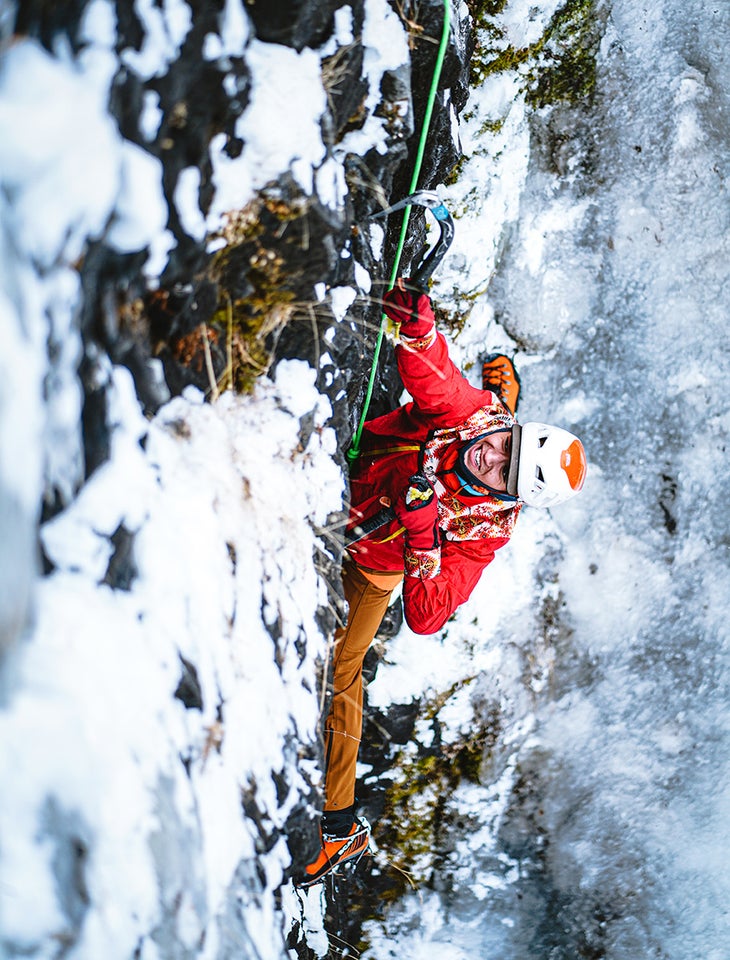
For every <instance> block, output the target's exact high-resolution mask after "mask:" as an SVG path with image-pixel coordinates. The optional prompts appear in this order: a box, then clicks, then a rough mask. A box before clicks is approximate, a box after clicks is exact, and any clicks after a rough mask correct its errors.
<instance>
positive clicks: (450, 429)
mask: <svg viewBox="0 0 730 960" xmlns="http://www.w3.org/2000/svg"><path fill="white" fill-rule="evenodd" d="M395 352H396V358H397V362H398V370H399V372H400V375H401V378H402V380H403V384H404V386H405V388H406V390H407V391H408V393H409V394H410V395H411V397H412V398H413V401H412V402H409V403H407V404H405V405H404V406H401V407H398V408H397V409H396V410H393V411H392V412H391V413H387V414H385V415H384V416H382V417H378V418H377V419H375V420H370V421H368V423H366V424H365V427H364V430H363V434H362V440H361V455H360V457H359V459H358V460H357V461H356V462H355V464H354V465H353V467H352V469H351V474H350V496H351V503H352V510H351V515H350V516H351V521H352V524H353V525H354V524H355V523H356V522H358V521H362V520H363V519H367V518H368V517H370V516H372V515H373V514H375V513H376V512H377V511H378V510H379V509H380V507H381V502H380V500H381V498H383V497H385V498H387V499H388V501H389V502H391V503H395V501H396V499H397V497H398V495H399V494H400V493H401V491H402V490H403V489H404V488H405V487H406V485H407V482H408V478H409V477H410V476H411V475H412V474H413V473H416V472H417V471H422V472H424V473H425V474H426V476H427V477H428V478H429V480H431V482H432V484H433V485H434V488H435V489H436V493H437V495H438V499H439V534H440V545H439V546H438V547H437V548H436V549H435V550H433V551H423V550H421V551H418V550H410V549H409V548H408V547H407V545H406V543H405V539H404V537H403V534H402V531H400V525H399V523H398V521H396V520H394V521H392V523H391V524H390V525H389V526H386V527H381V528H380V529H379V530H376V531H375V532H374V533H373V534H371V535H370V536H369V537H367V538H365V539H363V540H361V541H358V542H357V543H354V544H352V545H351V546H350V548H349V552H350V555H351V556H352V557H353V559H355V560H356V562H357V563H358V564H359V565H360V566H362V567H364V568H365V569H366V570H370V571H377V572H385V571H390V572H392V571H403V570H404V568H405V573H406V576H405V579H404V584H403V607H404V611H405V617H406V621H407V623H408V625H409V626H410V628H411V629H412V630H414V631H415V632H416V633H422V634H425V633H434V632H435V631H437V630H439V629H440V628H441V627H442V626H443V625H444V623H445V622H446V621H447V620H448V618H449V617H450V616H451V614H452V613H453V612H454V610H456V608H457V607H458V606H460V605H461V604H462V603H463V602H464V601H465V600H467V599H468V597H469V596H470V594H471V592H472V590H473V589H474V587H475V586H476V584H477V582H478V580H479V578H480V576H481V574H482V571H483V570H484V568H485V567H486V566H487V564H489V563H490V562H491V561H492V559H493V558H494V552H495V550H497V549H498V548H499V547H502V546H504V544H505V543H507V541H508V540H509V537H510V535H511V533H512V528H513V526H514V522H515V520H516V518H517V515H518V513H519V510H520V505H519V504H516V503H505V502H503V501H500V500H495V499H494V498H492V497H483V498H482V497H479V498H477V497H474V496H468V495H466V494H465V493H464V492H463V490H461V489H460V488H459V485H458V483H455V482H453V481H452V480H451V475H449V474H446V475H445V474H444V471H445V470H446V469H447V466H448V463H449V461H450V460H453V456H451V457H450V452H453V451H455V450H456V449H457V448H458V445H459V441H462V442H463V441H466V440H469V439H473V438H474V437H477V436H480V435H481V434H483V433H486V432H488V431H489V430H490V429H496V428H499V427H504V426H510V425H511V424H512V423H514V419H513V417H512V416H511V414H509V411H507V410H506V408H505V407H504V406H503V405H502V404H501V402H500V401H499V398H498V397H497V396H496V395H495V394H493V393H491V392H490V391H484V390H478V389H477V388H476V387H473V386H472V385H471V384H470V383H469V382H468V381H467V380H466V379H465V378H464V377H463V376H462V375H461V373H460V372H459V370H458V369H457V368H456V366H455V365H454V364H453V362H452V361H451V359H450V357H449V354H448V347H447V344H446V341H445V339H444V337H443V336H442V335H441V334H440V333H437V332H436V331H435V328H434V329H433V330H432V332H431V334H430V335H429V336H428V337H425V338H421V339H420V340H408V339H407V338H405V337H402V338H401V342H400V343H399V344H398V346H396V351H395ZM399 531H400V532H399Z"/></svg>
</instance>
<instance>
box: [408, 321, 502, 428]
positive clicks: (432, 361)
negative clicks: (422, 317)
mask: <svg viewBox="0 0 730 960" xmlns="http://www.w3.org/2000/svg"><path fill="white" fill-rule="evenodd" d="M421 343H423V341H416V342H415V343H414V344H411V343H409V341H408V340H407V339H405V338H403V339H402V340H401V342H400V343H399V344H398V346H397V347H396V350H395V353H396V359H397V362H398V372H399V373H400V376H401V380H402V381H403V386H404V387H405V388H406V390H407V391H408V392H409V393H410V395H411V396H412V397H413V403H414V405H415V406H416V407H417V409H418V410H419V412H420V413H421V414H423V415H424V416H426V417H429V418H431V419H432V420H433V425H434V426H435V427H453V426H456V425H457V424H459V423H462V422H463V421H464V420H466V419H468V418H469V417H470V416H471V415H472V414H473V413H474V412H475V411H476V410H478V409H479V407H483V406H484V392H483V391H482V390H478V389H477V388H476V387H473V386H472V385H471V384H470V383H469V381H468V380H466V379H465V378H464V376H463V375H462V374H461V372H460V371H459V369H458V367H457V366H456V365H455V364H454V362H453V361H452V360H451V358H450V357H449V348H448V345H447V343H446V340H445V338H444V336H443V334H442V333H439V332H435V337H434V338H433V339H432V342H431V343H430V346H425V347H424V346H421V345H420V344H421Z"/></svg>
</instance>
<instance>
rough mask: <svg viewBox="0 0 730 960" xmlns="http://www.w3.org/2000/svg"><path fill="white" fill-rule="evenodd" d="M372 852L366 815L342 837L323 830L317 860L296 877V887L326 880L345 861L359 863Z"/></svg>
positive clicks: (358, 818)
mask: <svg viewBox="0 0 730 960" xmlns="http://www.w3.org/2000/svg"><path fill="white" fill-rule="evenodd" d="M369 852H370V824H369V823H368V822H367V820H366V819H365V818H364V817H356V818H355V822H354V823H353V825H352V827H351V829H350V831H349V832H348V833H347V834H346V835H345V836H342V837H336V836H332V835H331V834H328V833H324V832H322V849H321V850H320V851H319V856H318V857H317V859H316V860H314V861H313V862H312V863H310V864H309V865H308V866H306V867H305V868H304V872H303V873H302V874H300V875H299V876H298V877H296V878H295V879H294V886H295V887H311V886H312V884H315V883H319V882H320V881H322V880H324V878H325V877H326V876H327V874H329V873H332V871H333V870H335V869H336V868H337V867H339V866H340V865H341V864H343V863H348V862H349V863H353V864H354V863H357V862H358V860H359V859H360V857H363V856H364V855H365V854H366V853H369Z"/></svg>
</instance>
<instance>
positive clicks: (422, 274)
mask: <svg viewBox="0 0 730 960" xmlns="http://www.w3.org/2000/svg"><path fill="white" fill-rule="evenodd" d="M406 207H424V208H425V209H427V210H430V211H431V213H432V214H433V216H434V217H435V218H436V222H437V223H438V227H439V238H438V241H437V242H436V244H435V246H434V247H433V248H432V249H431V250H430V251H429V252H428V254H427V255H426V256H425V257H424V259H423V260H422V261H421V263H420V264H419V265H418V266H417V267H416V268H415V270H413V271H412V273H411V277H410V284H409V285H410V286H412V287H417V288H418V289H419V290H422V291H424V292H425V291H426V289H427V287H428V281H429V280H430V278H431V275H432V274H433V272H434V270H435V269H436V267H438V265H439V264H440V263H441V261H442V260H443V259H444V257H445V256H446V251H447V250H448V249H449V247H450V246H451V242H452V240H453V239H454V221H453V220H452V218H451V214H450V213H449V211H448V208H447V207H446V205H445V204H444V203H443V202H442V201H441V199H440V198H439V196H438V194H437V193H434V192H433V191H431V190H417V191H416V192H415V193H412V194H410V196H408V197H405V198H404V199H403V200H399V201H398V202H397V203H394V204H393V205H392V206H390V207H386V209H385V210H381V211H380V212H379V213H375V214H373V215H372V216H371V217H370V219H371V220H378V219H381V218H382V217H387V216H388V215H389V214H391V213H395V212H396V211H397V210H405V208H406Z"/></svg>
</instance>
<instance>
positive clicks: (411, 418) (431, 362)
mask: <svg viewBox="0 0 730 960" xmlns="http://www.w3.org/2000/svg"><path fill="white" fill-rule="evenodd" d="M384 309H385V313H386V314H387V316H388V317H389V318H390V319H391V320H392V321H394V323H395V324H397V325H398V326H397V330H398V343H397V346H396V348H395V352H396V358H397V362H398V369H399V372H400V375H401V379H402V381H403V384H404V386H405V388H406V390H407V391H408V393H409V394H410V395H411V397H412V398H413V400H412V402H410V403H407V404H405V405H404V406H401V407H398V408H397V409H396V410H393V411H392V412H391V413H388V414H385V415H384V416H381V417H378V418H377V419H374V420H371V421H369V422H368V423H366V425H365V429H364V431H363V440H362V446H361V451H360V456H359V458H358V459H357V461H356V462H355V464H354V465H353V468H352V470H351V476H350V488H351V503H352V508H351V515H350V521H351V526H352V527H356V526H357V525H358V524H360V523H363V522H364V521H366V520H367V519H368V518H369V517H371V516H372V515H373V514H375V513H376V512H377V511H378V510H380V509H382V505H383V504H384V503H385V504H392V505H393V508H394V514H395V516H394V519H393V520H392V521H391V522H390V523H389V524H388V525H386V526H382V527H380V528H379V529H377V530H375V531H374V532H373V533H371V534H369V535H368V536H366V537H364V538H362V539H360V540H357V541H356V542H353V543H351V544H350V546H349V548H348V551H347V557H346V560H345V562H344V564H343V584H344V592H345V598H346V600H347V602H348V608H349V613H348V619H347V624H346V626H345V627H344V628H342V629H340V630H339V631H338V632H337V634H336V636H335V646H334V653H333V691H332V701H331V706H330V712H329V715H328V717H327V720H326V723H325V751H326V752H325V763H326V773H325V806H324V813H323V816H322V822H321V840H322V845H321V850H320V852H319V855H318V856H317V858H316V859H315V860H314V861H313V862H312V863H311V864H309V865H308V866H307V867H306V868H305V870H304V873H303V875H302V876H300V877H298V878H297V880H296V881H295V882H296V883H297V885H298V886H302V887H306V886H309V885H311V884H313V883H317V882H318V881H320V880H322V879H323V878H324V877H325V876H326V875H327V874H328V873H330V872H331V871H332V870H333V869H334V868H335V867H337V866H338V865H339V864H341V863H344V862H346V861H348V860H350V861H355V862H356V860H357V859H359V858H360V857H361V856H362V855H363V854H364V853H366V852H367V850H368V846H369V839H370V827H369V824H368V823H367V821H366V820H364V819H363V818H360V817H356V815H355V778H356V765H357V755H358V749H359V745H360V737H361V732H362V699H363V691H362V666H363V660H364V658H365V654H366V652H367V649H368V647H369V645H370V643H371V642H372V640H373V638H374V637H375V634H376V632H377V630H378V627H379V626H380V623H381V620H382V618H383V616H384V614H385V611H386V609H387V607H388V603H389V600H390V597H391V594H392V591H393V590H394V589H395V587H396V586H397V585H398V584H399V583H400V581H401V580H403V609H404V615H405V619H406V622H407V623H408V625H409V626H410V628H411V629H412V630H413V631H414V632H416V633H421V634H429V633H434V632H436V631H437V630H439V629H440V628H441V627H442V626H443V625H444V623H445V622H446V621H447V620H448V618H449V617H450V616H451V614H452V613H453V612H454V610H456V608H457V607H458V606H460V605H461V604H462V603H464V601H465V600H467V599H468V597H469V596H470V594H471V592H472V590H473V589H474V587H475V585H476V584H477V582H478V580H479V578H480V576H481V574H482V572H483V570H484V568H485V567H486V566H487V565H488V564H489V563H490V562H491V560H492V559H493V558H494V554H495V551H496V550H498V549H499V548H500V547H502V546H504V544H506V543H507V541H508V540H509V538H510V536H511V535H512V530H513V528H514V525H515V521H516V520H517V517H518V515H519V513H520V510H521V509H522V506H523V504H528V505H532V506H538V507H550V506H553V505H555V504H557V503H561V502H562V501H564V500H567V499H568V498H569V497H571V496H573V495H574V494H575V493H577V492H578V491H579V490H580V489H581V487H582V486H583V482H584V479H585V473H586V458H585V452H584V450H583V446H582V444H581V442H580V440H578V439H577V438H576V437H574V436H573V435H572V434H571V433H568V432H567V431H566V430H562V429H561V428H559V427H551V426H548V425H546V424H542V423H525V424H523V425H522V426H520V425H519V424H518V423H517V422H516V420H515V417H514V414H515V411H516V407H517V400H518V396H519V381H518V379H517V376H516V373H515V371H514V367H513V366H512V363H511V361H510V360H509V359H508V358H507V357H504V356H495V357H492V358H491V359H490V360H489V361H488V362H486V363H485V364H484V369H483V386H484V389H483V390H479V389H477V388H476V387H474V386H472V385H471V384H470V383H469V382H468V381H467V380H466V379H465V378H464V377H463V376H462V375H461V373H460V372H459V371H458V369H457V368H456V366H455V365H454V364H453V362H452V361H451V359H450V358H449V355H448V348H447V344H446V340H445V339H444V337H443V335H442V334H440V333H439V332H438V331H437V330H436V326H435V320H434V314H433V310H432V307H431V302H430V300H429V299H428V297H427V296H426V295H425V294H423V293H420V292H419V291H415V292H413V291H411V290H409V289H408V287H407V286H406V283H405V282H404V281H403V280H399V281H398V283H397V284H396V286H395V288H394V289H393V290H391V291H390V292H389V293H388V294H386V297H385V306H384Z"/></svg>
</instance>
